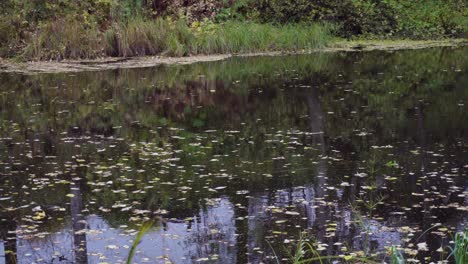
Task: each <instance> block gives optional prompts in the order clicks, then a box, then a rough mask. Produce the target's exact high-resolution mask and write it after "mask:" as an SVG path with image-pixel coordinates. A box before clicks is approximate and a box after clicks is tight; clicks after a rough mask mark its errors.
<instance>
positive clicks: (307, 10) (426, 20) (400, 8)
mask: <svg viewBox="0 0 468 264" xmlns="http://www.w3.org/2000/svg"><path fill="white" fill-rule="evenodd" d="M255 3H256V8H257V9H258V10H259V14H260V18H261V19H262V21H274V22H277V23H291V22H300V21H306V22H310V21H327V22H331V23H335V24H337V25H338V27H339V34H340V35H342V36H345V37H350V36H353V35H362V34H364V35H380V36H381V35H384V36H394V35H396V36H402V37H410V38H435V37H443V36H461V35H463V34H466V32H467V28H468V27H467V12H468V11H467V10H468V8H467V4H466V2H463V1H459V0H450V1H442V0H430V1H422V0H417V1H407V0H384V1H376V0H344V1H326V0H318V1H307V0H292V1H290V0H268V1H266V0H264V1H257V2H255Z"/></svg>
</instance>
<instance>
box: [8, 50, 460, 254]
mask: <svg viewBox="0 0 468 264" xmlns="http://www.w3.org/2000/svg"><path fill="white" fill-rule="evenodd" d="M467 52H468V49H467V48H466V47H465V48H438V49H426V50H418V51H398V52H384V51H376V52H356V53H330V54H312V55H300V56H283V57H254V58H232V59H229V60H225V61H220V62H210V63H198V64H193V65H185V66H160V67H155V68H145V69H126V70H113V71H104V72H83V73H74V74H69V73H67V74H38V75H20V74H11V73H8V74H5V73H3V74H0V241H1V242H0V256H1V255H6V256H5V257H4V259H0V263H5V262H6V263H14V261H15V257H14V256H15V254H16V255H17V260H18V263H119V262H124V261H125V259H126V257H127V254H128V252H129V247H130V246H131V244H132V241H133V239H134V237H135V234H136V233H137V231H138V230H139V228H140V226H141V223H143V222H144V221H147V220H149V219H153V220H154V221H155V224H154V227H153V228H152V229H151V231H150V232H149V233H148V234H147V235H146V236H145V237H144V239H143V241H142V243H141V244H140V245H139V246H138V252H137V253H136V255H135V258H134V261H135V262H138V263H145V262H147V263H166V262H172V263H193V262H202V263H204V262H206V263H247V262H249V263H260V262H265V263H271V262H274V263H276V261H274V260H273V258H274V255H275V254H276V255H277V256H278V258H280V259H282V261H286V259H287V258H288V257H289V254H290V253H291V252H292V250H293V248H294V246H295V244H296V241H297V239H299V237H300V234H301V233H303V234H302V237H304V238H307V239H311V240H312V241H314V243H315V246H316V247H317V248H318V250H319V251H320V252H321V254H322V255H323V256H325V255H340V254H342V255H346V254H350V252H358V253H357V254H361V255H371V254H378V253H382V252H383V253H385V251H386V248H387V247H388V246H391V245H399V246H400V247H401V248H402V249H405V251H406V252H405V254H406V256H407V258H415V259H418V260H420V261H421V262H423V263H424V262H426V263H429V262H430V261H437V260H439V259H441V258H442V259H444V258H445V257H446V256H447V253H445V255H444V254H441V253H440V252H439V251H437V250H438V249H440V248H443V249H444V248H446V246H448V245H449V242H450V240H451V236H452V235H453V233H454V232H456V231H462V230H464V229H465V228H467V222H468V184H467V183H468V178H467V168H468V163H467V161H468V160H467V157H468V155H467V154H468V153H467V152H468V141H467V139H468V135H467V129H468V122H467V121H468V114H467V107H466V100H468V89H467V86H468V57H467V56H466V54H467ZM372 203H373V204H377V205H375V206H372V208H370V206H366V205H369V204H372ZM425 230H429V231H427V232H423V231H425ZM269 244H271V247H270V245H269ZM271 248H274V249H275V252H273V251H272V250H271ZM426 249H427V250H426ZM5 253H6V254H5ZM12 253H14V254H12ZM384 257H385V254H381V255H378V256H376V257H375V258H377V259H382V258H384ZM2 261H3V262H2Z"/></svg>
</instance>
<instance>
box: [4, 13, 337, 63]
mask: <svg viewBox="0 0 468 264" xmlns="http://www.w3.org/2000/svg"><path fill="white" fill-rule="evenodd" d="M331 38H332V35H331V26H328V25H325V24H312V25H310V24H309V25H306V24H294V25H272V24H260V23H253V22H235V21H227V22H223V23H213V22H211V21H208V20H205V21H203V22H193V23H191V24H190V25H188V23H186V21H183V20H178V21H173V20H171V19H163V18H158V19H156V20H143V19H139V20H132V21H129V22H128V23H115V24H112V25H111V26H109V27H108V28H107V29H105V30H100V29H98V28H97V27H88V28H86V27H83V26H82V25H81V24H80V23H79V22H77V21H73V20H71V21H66V20H57V21H53V22H49V23H46V24H44V25H42V26H41V27H40V28H39V29H38V30H37V32H36V33H35V34H34V35H33V36H32V37H31V38H30V39H29V40H28V41H26V42H25V43H24V46H23V48H21V49H18V50H17V51H15V52H13V53H12V54H13V56H15V57H18V58H20V59H22V60H62V59H92V58H98V57H107V56H115V57H135V56H148V55H166V56H176V57H180V56H189V55H198V54H225V53H247V52H262V51H295V50H308V49H314V48H319V47H323V46H325V45H326V44H327V43H328V42H329V40H330V39H331Z"/></svg>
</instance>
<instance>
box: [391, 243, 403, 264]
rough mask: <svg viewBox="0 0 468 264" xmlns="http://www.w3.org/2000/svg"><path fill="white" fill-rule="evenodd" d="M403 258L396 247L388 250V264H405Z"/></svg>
mask: <svg viewBox="0 0 468 264" xmlns="http://www.w3.org/2000/svg"><path fill="white" fill-rule="evenodd" d="M405 263H406V262H405V257H404V256H403V254H402V253H401V252H400V251H399V250H398V249H397V247H396V246H392V247H391V248H390V264H405Z"/></svg>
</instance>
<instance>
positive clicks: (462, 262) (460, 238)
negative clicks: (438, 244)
mask: <svg viewBox="0 0 468 264" xmlns="http://www.w3.org/2000/svg"><path fill="white" fill-rule="evenodd" d="M453 243H454V245H453V247H449V248H450V250H451V253H450V255H449V256H448V257H447V259H449V258H450V257H452V256H453V258H454V260H455V263H456V264H466V263H468V229H466V230H465V231H464V232H458V233H456V234H455V237H454V240H453Z"/></svg>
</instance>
